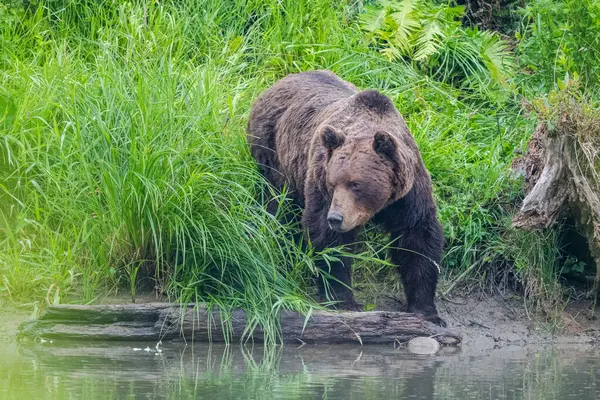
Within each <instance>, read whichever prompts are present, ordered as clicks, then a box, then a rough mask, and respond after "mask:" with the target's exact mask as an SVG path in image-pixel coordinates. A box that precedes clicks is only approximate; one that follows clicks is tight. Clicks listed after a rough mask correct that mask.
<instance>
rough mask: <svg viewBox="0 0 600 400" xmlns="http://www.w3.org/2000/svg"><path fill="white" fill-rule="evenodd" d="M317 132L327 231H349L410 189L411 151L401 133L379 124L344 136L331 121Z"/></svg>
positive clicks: (413, 169) (412, 154)
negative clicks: (321, 149) (322, 157)
mask: <svg viewBox="0 0 600 400" xmlns="http://www.w3.org/2000/svg"><path fill="white" fill-rule="evenodd" d="M320 135H321V142H322V145H323V146H324V148H325V149H326V153H327V155H326V158H327V165H326V167H325V176H326V182H325V184H326V190H327V192H328V194H329V197H330V199H331V205H330V208H329V211H328V213H327V222H328V224H329V226H330V228H331V229H332V230H335V231H338V232H348V231H350V230H352V229H355V228H357V227H359V226H361V225H364V224H365V223H366V222H367V221H369V220H370V219H371V218H372V217H373V216H374V215H375V214H376V213H378V212H379V211H381V210H382V209H384V208H385V207H386V206H387V205H389V204H391V203H393V202H394V201H396V200H398V199H400V198H401V197H403V196H405V195H406V194H407V193H408V192H409V191H410V190H411V188H412V186H413V182H414V174H415V166H414V165H415V155H414V150H413V149H412V148H411V147H410V146H409V144H408V143H406V142H405V138H403V137H402V136H400V135H398V134H397V133H390V132H388V131H386V130H381V129H373V130H372V132H370V133H369V132H368V131H367V132H365V133H362V134H360V135H354V134H352V135H350V134H348V135H347V134H345V133H344V132H343V130H342V129H336V128H334V127H333V126H331V125H325V126H323V127H322V128H321V132H320Z"/></svg>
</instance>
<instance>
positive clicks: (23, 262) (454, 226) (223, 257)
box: [0, 0, 555, 326]
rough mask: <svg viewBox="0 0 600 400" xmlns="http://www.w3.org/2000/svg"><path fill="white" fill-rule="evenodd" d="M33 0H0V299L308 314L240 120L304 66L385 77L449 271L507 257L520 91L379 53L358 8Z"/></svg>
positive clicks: (299, 258)
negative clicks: (414, 153)
mask: <svg viewBox="0 0 600 400" xmlns="http://www.w3.org/2000/svg"><path fill="white" fill-rule="evenodd" d="M28 4H29V5H28V6H23V4H22V3H21V2H12V3H10V2H9V3H5V4H3V5H0V46H1V51H0V296H2V297H3V298H7V299H12V300H13V301H16V302H21V303H23V302H39V301H42V302H45V301H46V300H44V299H48V301H80V302H91V301H94V300H95V299H97V298H98V297H101V296H105V295H110V294H112V293H115V292H117V291H119V290H123V289H126V291H127V292H130V293H131V295H132V297H135V292H136V290H139V289H140V288H146V289H147V288H152V289H157V290H158V291H159V292H161V293H164V294H167V295H168V296H169V297H170V298H171V299H173V300H175V299H179V300H182V301H188V300H202V301H207V302H209V303H212V304H217V305H220V306H221V307H224V308H225V309H227V308H231V307H242V308H245V309H246V310H248V311H249V312H250V315H251V316H253V317H254V321H255V322H257V323H262V324H267V325H269V326H274V324H275V320H274V317H273V316H274V315H275V313H274V312H273V311H277V310H278V309H281V308H291V309H298V310H301V311H308V310H309V308H310V307H311V306H312V303H311V302H310V301H309V300H308V298H307V292H308V291H309V289H308V288H309V285H308V282H309V278H310V277H311V276H312V275H313V268H314V259H315V255H314V254H311V253H310V252H307V251H306V250H304V249H301V248H300V247H299V246H298V244H297V243H295V242H294V241H293V240H292V239H291V238H292V237H293V236H294V235H293V234H294V233H295V232H296V229H297V227H296V226H293V225H285V224H281V223H280V222H279V221H278V220H277V219H276V218H275V217H273V216H271V215H269V214H268V213H266V211H265V210H264V208H263V206H262V204H261V202H260V196H259V193H260V192H261V188H262V187H264V186H265V185H266V183H265V182H264V181H263V180H262V178H261V177H260V176H259V174H258V173H257V170H256V167H255V164H254V161H253V160H252V159H251V157H250V155H249V152H248V148H247V144H246V141H245V138H244V130H245V125H246V121H247V116H248V113H249V110H250V107H251V104H252V101H253V100H254V99H255V98H256V97H257V96H258V95H259V94H260V93H261V91H263V90H264V89H266V88H267V87H268V86H269V85H271V84H272V83H273V82H275V80H277V79H278V78H281V77H283V76H284V75H286V74H288V73H292V72H298V71H302V70H308V69H316V68H327V69H331V70H333V71H334V72H336V73H337V74H339V75H340V76H341V77H343V78H345V79H347V80H349V81H351V82H353V83H354V84H356V85H357V86H359V87H362V88H367V87H371V88H378V89H380V90H382V91H383V92H385V93H386V94H387V95H389V96H390V97H391V98H392V99H393V100H394V101H395V103H396V105H397V106H398V109H399V110H400V111H401V112H402V113H403V114H404V116H405V117H406V119H407V122H408V124H409V126H410V128H411V130H412V132H413V134H414V135H415V137H416V139H417V141H418V144H419V146H420V149H421V151H422V153H423V157H424V160H425V163H426V165H427V167H428V168H429V170H430V172H431V174H432V177H433V180H434V184H435V195H436V198H437V200H438V205H439V208H440V216H441V219H442V222H443V224H444V228H445V230H446V236H447V239H448V244H447V255H446V257H445V259H444V266H443V267H444V268H443V271H444V272H443V275H444V277H445V278H451V277H452V276H454V275H456V274H459V273H460V272H462V271H463V270H464V269H465V268H468V267H469V266H470V265H472V264H473V263H475V262H477V261H478V260H482V259H495V260H501V262H505V264H506V265H514V263H512V261H511V260H514V259H516V258H518V257H519V256H520V249H519V246H518V245H516V246H507V245H506V236H507V232H509V231H510V229H509V228H507V226H508V222H509V220H510V214H511V212H512V209H513V208H514V204H515V201H517V200H518V197H519V196H520V186H519V183H518V181H516V180H514V179H513V178H512V177H511V176H510V174H509V173H508V167H509V165H510V162H511V160H512V158H513V156H514V151H515V149H520V148H522V147H523V146H524V144H525V143H526V141H527V139H528V137H529V135H530V133H531V132H532V131H533V124H534V121H533V120H532V119H531V118H527V117H525V116H524V115H522V112H521V110H520V107H519V104H518V100H519V98H518V96H516V95H515V94H514V93H512V92H510V91H508V89H506V88H504V87H499V88H497V89H496V90H497V94H499V96H492V97H490V96H489V91H488V89H486V91H478V90H477V88H475V89H473V88H469V89H468V90H462V89H459V88H456V87H453V86H450V85H447V84H445V83H444V82H440V81H436V80H435V79H434V78H433V77H431V76H428V75H426V74H425V73H423V72H421V71H419V70H418V69H415V68H414V67H413V66H411V65H409V64H405V63H404V62H402V61H401V60H399V61H388V60H386V59H385V58H383V57H382V56H381V54H380V53H379V51H378V49H377V48H373V47H372V45H371V42H370V41H369V40H368V39H367V38H366V36H365V35H364V33H363V32H362V31H361V29H360V24H359V19H358V16H359V15H360V13H361V12H362V9H361V8H359V7H358V6H356V5H354V3H346V2H342V3H340V2H334V1H331V0H294V1H292V0H278V1H276V0H232V1H227V2H225V1H219V0H184V1H177V2H175V1H166V2H153V1H152V2H150V1H133V2H127V3H124V2H119V1H112V0H104V1H88V0H78V1H66V0H64V1H60V0H59V1H52V2H29V3H28ZM499 99H500V100H499ZM274 194H275V195H280V194H277V193H274ZM280 198H281V202H282V204H287V201H286V200H285V198H284V196H283V195H281V197H280ZM385 240H386V239H385V238H383V239H382V240H381V241H378V242H377V243H376V244H375V245H373V246H372V247H370V248H369V247H368V248H367V249H366V250H365V253H362V254H361V256H360V257H359V258H360V260H359V262H358V264H357V266H358V275H360V276H363V277H365V276H373V275H375V274H376V273H377V271H376V270H377V269H381V268H382V269H383V270H385V271H389V270H391V267H390V266H389V265H388V264H386V263H378V262H376V259H377V258H379V257H381V254H383V253H382V247H385V243H386V241H385ZM535 240H538V243H539V244H540V245H541V246H545V245H546V244H544V243H545V242H543V238H538V239H535ZM547 245H548V246H553V245H555V243H550V244H547ZM511 263H512V264H511ZM484 265H485V264H484ZM358 286H360V282H359V283H358Z"/></svg>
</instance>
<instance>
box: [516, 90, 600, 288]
mask: <svg viewBox="0 0 600 400" xmlns="http://www.w3.org/2000/svg"><path fill="white" fill-rule="evenodd" d="M550 104H551V105H550V108H547V109H546V110H545V113H542V115H541V117H542V122H540V123H539V124H538V126H537V128H536V129H535V132H534V134H533V136H532V138H531V140H530V142H529V146H528V150H527V153H526V154H525V156H524V157H522V158H520V159H518V160H516V162H515V163H514V164H513V168H514V169H516V170H517V171H519V172H520V173H522V174H523V175H524V176H525V182H526V185H527V195H526V197H525V199H524V200H523V204H522V206H521V209H520V211H519V212H518V213H517V215H515V217H514V219H513V226H515V227H518V228H522V229H526V230H539V229H544V228H548V227H550V226H552V225H553V224H555V223H556V222H557V221H559V220H560V219H561V218H562V217H565V216H569V217H572V218H573V219H574V221H575V224H576V229H577V230H578V231H579V232H580V233H581V234H582V235H583V236H584V237H585V238H586V240H587V244H588V247H589V251H590V254H591V256H592V258H593V259H594V261H595V264H596V276H595V279H594V287H593V289H592V292H591V294H593V295H594V296H595V295H597V293H598V288H599V283H600V175H599V171H600V112H599V111H598V110H595V109H593V108H592V107H590V106H589V105H586V104H585V103H584V102H582V101H581V100H580V99H578V98H576V97H574V96H573V95H572V94H571V93H570V92H568V91H565V92H564V93H559V94H557V95H555V97H554V99H551V102H550Z"/></svg>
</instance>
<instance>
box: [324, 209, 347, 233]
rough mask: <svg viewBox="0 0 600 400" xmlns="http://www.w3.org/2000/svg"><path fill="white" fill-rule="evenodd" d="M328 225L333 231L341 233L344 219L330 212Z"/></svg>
mask: <svg viewBox="0 0 600 400" xmlns="http://www.w3.org/2000/svg"><path fill="white" fill-rule="evenodd" d="M327 223H328V224H329V227H330V228H331V230H333V231H337V232H340V231H341V230H342V224H343V223H344V217H343V216H342V215H341V214H338V213H336V212H330V213H329V214H328V215H327Z"/></svg>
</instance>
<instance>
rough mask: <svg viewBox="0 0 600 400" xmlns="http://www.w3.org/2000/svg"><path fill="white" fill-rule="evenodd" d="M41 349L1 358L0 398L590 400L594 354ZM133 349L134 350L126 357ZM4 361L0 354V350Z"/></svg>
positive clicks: (599, 363) (596, 392) (339, 348)
mask: <svg viewBox="0 0 600 400" xmlns="http://www.w3.org/2000/svg"><path fill="white" fill-rule="evenodd" d="M147 346H148V344H147V343H141V344H138V343H136V344H130V343H127V344H120V345H114V344H113V345H82V344H72V345H69V346H65V345H58V344H55V343H53V344H49V343H46V344H43V345H37V346H30V347H19V348H18V350H14V349H13V350H14V351H8V353H6V354H3V353H2V350H0V398H2V399H11V398H18V399H21V398H53V399H63V398H86V399H90V398H101V399H112V398H115V399H117V398H118V399H122V398H132V399H133V398H167V399H171V398H173V399H175V398H207V399H213V398H214V399H238V398H239V399H265V398H266V399H382V398H408V399H568V398H577V399H596V398H599V397H600V386H599V384H598V379H599V378H598V373H599V372H600V354H599V353H598V352H590V351H587V352H586V353H580V352H577V351H575V350H574V349H568V348H567V349H556V348H549V349H531V350H526V349H523V348H514V349H511V348H505V349H500V350H494V351H491V352H489V353H485V352H484V353H479V354H475V353H471V354H469V352H468V351H467V349H465V350H463V351H460V350H459V351H455V352H453V353H452V352H449V351H446V353H442V354H439V355H437V356H434V357H430V356H415V355H411V354H409V353H407V352H406V351H404V350H396V349H394V348H393V347H391V346H390V347H382V346H365V347H360V346H356V345H351V346H344V345H335V346H323V345H310V346H309V345H306V346H303V347H302V348H293V347H292V346H285V347H283V348H282V347H279V348H277V349H275V350H273V351H265V349H264V348H262V347H261V346H253V347H251V346H246V347H241V346H239V345H231V346H224V345H212V346H209V345H205V344H196V345H193V346H191V345H188V346H186V345H184V344H169V345H166V346H163V347H162V352H161V353H156V352H154V351H153V350H154V344H150V345H149V346H148V350H150V351H145V350H144V349H145V348H146V347H147ZM135 348H138V349H141V350H137V351H136V350H134V349H135ZM5 352H6V351H5Z"/></svg>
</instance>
